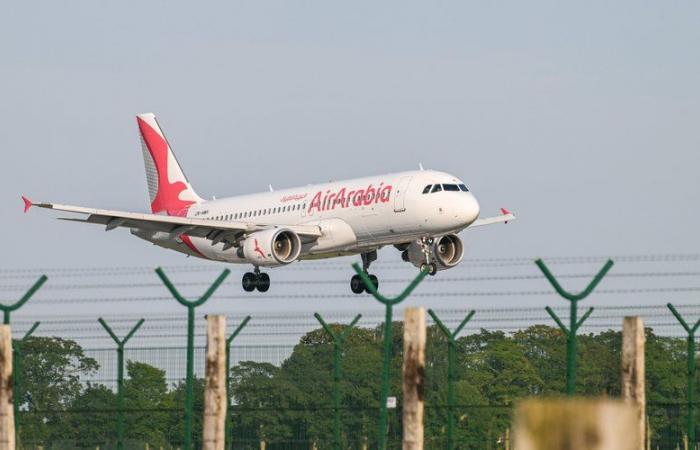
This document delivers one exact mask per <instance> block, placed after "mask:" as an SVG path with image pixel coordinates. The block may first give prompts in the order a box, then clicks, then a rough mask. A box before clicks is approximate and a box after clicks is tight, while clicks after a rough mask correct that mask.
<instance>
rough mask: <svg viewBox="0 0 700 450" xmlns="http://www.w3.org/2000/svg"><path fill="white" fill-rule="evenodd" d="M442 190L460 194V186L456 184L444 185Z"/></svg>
mask: <svg viewBox="0 0 700 450" xmlns="http://www.w3.org/2000/svg"><path fill="white" fill-rule="evenodd" d="M442 188H443V189H444V190H446V191H451V192H459V186H457V185H456V184H443V185H442Z"/></svg>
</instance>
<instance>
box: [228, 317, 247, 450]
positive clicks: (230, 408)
mask: <svg viewBox="0 0 700 450" xmlns="http://www.w3.org/2000/svg"><path fill="white" fill-rule="evenodd" d="M249 321H250V316H245V318H244V319H243V322H241V324H240V325H238V327H237V328H236V329H235V330H234V332H233V333H231V336H229V337H228V338H227V339H226V405H227V408H226V416H227V417H226V427H225V433H226V437H225V438H224V441H225V442H226V443H227V444H226V445H227V448H233V442H231V425H232V424H231V422H232V421H233V405H232V404H231V343H232V342H233V340H234V339H236V336H238V333H240V332H241V330H243V328H245V326H246V325H248V322H249ZM229 444H230V445H229Z"/></svg>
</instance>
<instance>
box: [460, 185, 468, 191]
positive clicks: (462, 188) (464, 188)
mask: <svg viewBox="0 0 700 450" xmlns="http://www.w3.org/2000/svg"><path fill="white" fill-rule="evenodd" d="M459 189H460V190H461V191H462V192H469V188H467V187H466V186H465V185H463V184H460V185H459Z"/></svg>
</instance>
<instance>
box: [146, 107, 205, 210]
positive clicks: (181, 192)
mask: <svg viewBox="0 0 700 450" xmlns="http://www.w3.org/2000/svg"><path fill="white" fill-rule="evenodd" d="M136 120H137V122H138V125H139V132H140V133H141V145H142V148H143V159H144V162H145V165H146V179H147V181H148V192H149V194H150V198H151V211H152V212H154V213H161V212H165V213H167V214H168V215H171V216H184V215H186V214H187V208H189V207H190V205H192V204H194V203H198V202H201V201H202V199H201V198H200V197H199V196H198V195H197V193H196V192H195V191H194V189H192V186H191V185H190V182H189V181H188V180H187V177H186V176H185V174H184V172H183V171H182V168H181V167H180V164H179V163H178V162H177V158H175V154H174V153H173V151H172V150H171V148H170V145H169V144H168V141H167V139H166V138H165V135H164V134H163V131H162V130H161V128H160V126H159V125H158V122H157V121H156V116H155V115H154V114H151V113H147V114H139V115H138V116H136Z"/></svg>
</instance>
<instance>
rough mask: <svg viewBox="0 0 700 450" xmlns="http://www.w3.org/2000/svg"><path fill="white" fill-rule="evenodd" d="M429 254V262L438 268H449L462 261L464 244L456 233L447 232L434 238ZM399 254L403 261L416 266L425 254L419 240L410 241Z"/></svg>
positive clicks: (421, 261)
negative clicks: (430, 259) (430, 257)
mask: <svg viewBox="0 0 700 450" xmlns="http://www.w3.org/2000/svg"><path fill="white" fill-rule="evenodd" d="M431 254H432V261H430V262H432V263H434V264H435V266H436V267H437V269H438V270H445V269H449V268H451V267H454V266H456V265H457V264H459V263H460V262H461V261H462V258H463V257H464V244H463V243H462V240H461V239H460V238H459V236H457V235H456V234H447V235H445V236H442V237H440V238H436V239H435V242H434V243H433V248H432V251H431ZM401 256H402V258H403V260H404V261H407V262H410V263H411V264H413V265H414V266H416V267H418V268H420V267H421V265H422V264H423V263H424V262H425V255H424V254H423V250H422V249H421V245H420V243H419V242H412V243H411V245H409V246H408V248H407V249H406V251H404V252H403V254H402V255H401Z"/></svg>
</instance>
